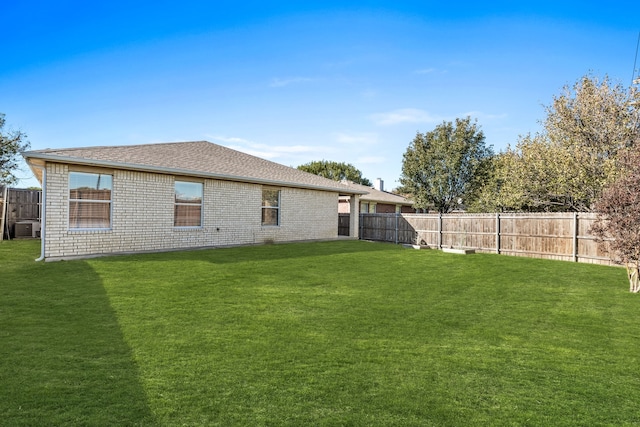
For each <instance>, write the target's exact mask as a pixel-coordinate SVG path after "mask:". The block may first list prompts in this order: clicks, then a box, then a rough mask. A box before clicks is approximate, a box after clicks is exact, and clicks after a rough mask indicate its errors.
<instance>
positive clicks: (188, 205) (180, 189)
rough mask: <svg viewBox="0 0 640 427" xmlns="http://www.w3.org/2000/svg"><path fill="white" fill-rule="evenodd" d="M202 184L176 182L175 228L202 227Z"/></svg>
mask: <svg viewBox="0 0 640 427" xmlns="http://www.w3.org/2000/svg"><path fill="white" fill-rule="evenodd" d="M203 188H204V185H203V184H202V183H201V182H185V181H176V182H175V206H174V211H173V225H174V226H175V227H200V226H201V225H202V194H203V191H204V190H203Z"/></svg>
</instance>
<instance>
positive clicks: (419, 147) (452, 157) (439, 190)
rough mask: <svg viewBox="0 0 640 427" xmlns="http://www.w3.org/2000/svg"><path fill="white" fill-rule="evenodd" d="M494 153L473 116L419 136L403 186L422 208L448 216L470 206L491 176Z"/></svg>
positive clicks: (408, 154)
mask: <svg viewBox="0 0 640 427" xmlns="http://www.w3.org/2000/svg"><path fill="white" fill-rule="evenodd" d="M492 156H493V150H492V148H491V147H490V146H486V145H485V137H484V133H483V132H482V130H481V129H480V127H479V126H478V124H477V121H472V120H471V117H466V118H464V119H460V118H457V119H455V123H454V122H447V121H444V122H442V123H441V124H440V125H438V126H436V128H435V129H434V130H433V131H431V132H426V133H420V132H418V133H417V134H416V137H415V138H414V139H413V141H412V142H411V144H410V145H409V147H408V148H407V151H406V152H405V154H404V156H403V160H402V175H401V177H400V183H401V184H402V186H403V190H404V191H406V192H408V193H410V194H411V195H412V197H413V200H414V201H415V205H414V206H415V207H416V208H419V209H430V208H435V209H436V210H438V212H441V213H446V212H451V211H452V210H454V209H456V208H458V207H459V206H460V203H461V202H462V204H469V203H472V201H473V200H474V199H475V198H476V197H477V194H478V190H479V189H480V188H481V187H482V185H483V184H484V183H485V181H486V180H487V177H488V173H489V167H490V165H491V157H492Z"/></svg>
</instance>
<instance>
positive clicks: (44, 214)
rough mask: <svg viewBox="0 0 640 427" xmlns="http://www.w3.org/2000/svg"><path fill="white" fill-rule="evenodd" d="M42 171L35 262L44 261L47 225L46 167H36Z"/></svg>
mask: <svg viewBox="0 0 640 427" xmlns="http://www.w3.org/2000/svg"><path fill="white" fill-rule="evenodd" d="M36 167H37V168H39V169H40V170H42V207H41V214H40V217H41V218H40V220H41V223H40V258H36V260H35V261H36V262H38V261H42V260H44V239H45V235H46V233H45V231H46V230H45V224H46V223H47V165H46V163H45V165H44V166H36Z"/></svg>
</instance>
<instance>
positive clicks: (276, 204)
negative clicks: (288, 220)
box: [262, 188, 280, 225]
mask: <svg viewBox="0 0 640 427" xmlns="http://www.w3.org/2000/svg"><path fill="white" fill-rule="evenodd" d="M279 216H280V190H277V189H273V188H263V189H262V225H280V224H279V220H278V218H279Z"/></svg>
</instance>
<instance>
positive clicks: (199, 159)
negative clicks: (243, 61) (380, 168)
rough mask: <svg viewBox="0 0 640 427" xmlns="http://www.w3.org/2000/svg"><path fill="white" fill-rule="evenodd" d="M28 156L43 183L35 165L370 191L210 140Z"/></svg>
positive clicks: (343, 191)
mask: <svg viewBox="0 0 640 427" xmlns="http://www.w3.org/2000/svg"><path fill="white" fill-rule="evenodd" d="M23 156H24V158H25V159H26V160H27V162H28V163H29V165H30V166H31V168H32V170H33V172H34V173H35V174H36V177H37V178H38V180H39V181H40V182H42V176H41V175H42V172H41V171H40V170H39V169H38V168H37V167H34V166H38V165H42V164H44V162H45V161H48V162H58V163H69V164H77V165H91V166H102V167H109V168H115V169H127V170H141V171H146V172H156V173H165V174H176V175H187V176H198V177H203V178H213V179H222V180H228V181H241V182H251V183H257V184H271V185H281V186H288V187H298V188H312V189H318V190H325V191H336V192H339V193H340V194H365V193H367V192H368V191H369V190H371V189H367V187H363V188H362V189H358V188H353V187H351V186H347V185H344V184H343V183H341V182H337V181H332V180H330V179H327V178H323V177H320V176H317V175H313V174H310V173H307V172H303V171H301V170H298V169H295V168H292V167H289V166H284V165H281V164H279V163H275V162H272V161H269V160H265V159H261V158H259V157H256V156H252V155H250V154H246V153H243V152H240V151H236V150H233V149H231V148H227V147H223V146H221V145H217V144H214V143H211V142H208V141H194V142H169V143H159V144H143V145H119V146H102V147H82V148H65V149H46V150H34V151H27V152H24V153H23Z"/></svg>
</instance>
